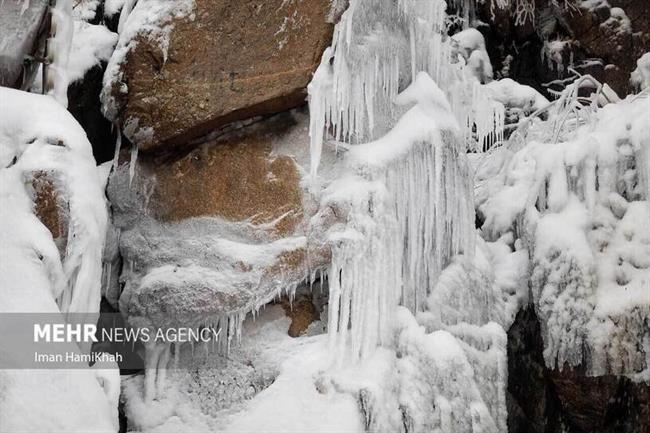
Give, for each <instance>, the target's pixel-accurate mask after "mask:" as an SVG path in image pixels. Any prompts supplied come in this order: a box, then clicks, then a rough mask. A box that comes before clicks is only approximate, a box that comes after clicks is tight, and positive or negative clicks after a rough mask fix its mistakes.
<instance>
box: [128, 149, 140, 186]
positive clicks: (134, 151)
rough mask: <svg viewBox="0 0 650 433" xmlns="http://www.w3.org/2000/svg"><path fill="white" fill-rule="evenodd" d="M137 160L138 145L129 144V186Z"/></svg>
mask: <svg viewBox="0 0 650 433" xmlns="http://www.w3.org/2000/svg"><path fill="white" fill-rule="evenodd" d="M137 162H138V146H136V145H132V146H131V160H130V161H129V186H131V183H132V182H133V177H134V176H135V169H136V164H137Z"/></svg>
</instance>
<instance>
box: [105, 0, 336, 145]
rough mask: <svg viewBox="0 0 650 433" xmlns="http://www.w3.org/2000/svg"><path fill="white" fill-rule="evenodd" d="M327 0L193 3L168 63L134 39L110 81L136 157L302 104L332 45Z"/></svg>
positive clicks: (174, 34) (152, 45) (151, 45)
mask: <svg viewBox="0 0 650 433" xmlns="http://www.w3.org/2000/svg"><path fill="white" fill-rule="evenodd" d="M330 3H331V2H330V1H329V0H269V1H264V2H258V1H251V0H243V1H237V2H233V1H227V0H197V1H196V5H195V9H194V11H193V13H192V14H191V15H190V16H188V17H185V18H177V19H175V20H174V21H173V22H172V29H173V30H172V31H171V35H170V40H169V47H168V49H167V53H166V58H164V55H163V52H162V51H161V48H160V47H159V44H158V43H157V42H154V41H151V40H149V39H147V37H146V36H145V35H139V36H137V37H136V38H137V39H138V43H137V45H135V48H134V49H132V50H131V51H130V52H129V53H128V54H127V56H126V61H125V62H124V63H123V64H122V72H123V79H122V81H123V83H125V84H126V86H127V87H128V93H121V88H122V86H121V85H120V84H118V83H115V84H114V85H113V88H112V93H113V95H112V96H113V97H114V98H115V99H116V100H118V101H119V102H118V105H119V108H118V111H119V115H118V117H119V119H120V121H121V124H122V125H123V127H124V128H123V129H124V132H125V134H126V135H127V137H129V139H131V140H132V141H133V142H135V143H136V144H137V145H138V146H139V147H140V149H142V150H153V149H160V148H163V147H168V146H170V145H182V144H186V143H187V141H188V140H189V139H191V138H194V137H197V136H200V135H203V134H205V133H207V132H209V131H211V130H214V129H215V128H219V127H221V126H223V125H226V124H228V123H231V122H234V121H239V120H243V119H248V118H251V117H254V116H260V115H267V114H272V113H278V112H281V111H284V110H287V109H290V108H293V107H296V106H298V105H301V104H303V103H304V101H305V96H306V92H305V88H306V86H307V84H308V83H309V81H310V80H311V76H312V73H313V71H314V70H315V69H316V66H317V65H318V62H319V61H320V57H321V54H322V52H323V50H324V49H325V47H327V46H328V45H329V44H330V41H331V36H332V31H333V25H332V24H330V23H328V22H327V21H328V17H329V15H330V7H331V6H330Z"/></svg>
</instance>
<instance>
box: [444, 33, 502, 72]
mask: <svg viewBox="0 0 650 433" xmlns="http://www.w3.org/2000/svg"><path fill="white" fill-rule="evenodd" d="M451 39H452V41H453V43H454V44H455V45H454V48H455V49H456V50H457V52H456V54H457V55H460V56H462V57H463V59H464V60H465V62H466V63H467V65H468V66H469V68H470V70H471V71H472V74H473V75H474V76H475V77H476V79H477V80H479V81H480V82H481V83H487V82H490V81H492V63H490V57H489V56H488V53H487V51H486V50H485V39H484V38H483V35H482V34H481V32H479V31H478V30H476V29H472V28H469V29H465V30H462V31H460V32H458V33H456V34H454V35H453V36H452V37H451Z"/></svg>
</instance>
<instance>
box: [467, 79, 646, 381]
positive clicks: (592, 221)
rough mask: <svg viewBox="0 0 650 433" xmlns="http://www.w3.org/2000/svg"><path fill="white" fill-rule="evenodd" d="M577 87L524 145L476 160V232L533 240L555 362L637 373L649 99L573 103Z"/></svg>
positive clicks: (536, 283)
mask: <svg viewBox="0 0 650 433" xmlns="http://www.w3.org/2000/svg"><path fill="white" fill-rule="evenodd" d="M574 91H575V89H573V88H569V89H567V90H566V91H565V92H564V94H563V96H562V98H560V100H559V101H558V102H556V103H555V104H554V105H553V107H552V108H551V110H550V116H549V119H548V120H547V121H543V122H536V123H535V122H534V123H533V124H532V125H531V126H530V129H529V130H528V132H526V134H527V136H528V137H527V138H528V140H526V144H525V145H524V147H523V148H521V149H520V150H518V151H516V152H513V151H512V150H509V149H499V151H497V152H493V153H491V154H488V155H486V157H485V158H486V159H487V160H490V159H491V160H492V161H484V162H482V163H481V164H480V165H478V168H479V169H478V172H477V179H478V180H479V181H480V182H481V183H480V189H479V192H480V194H479V202H478V203H479V204H478V208H479V211H480V214H481V215H483V216H484V220H485V222H484V224H483V227H482V229H481V230H482V233H483V236H484V237H485V238H486V239H488V240H490V239H492V240H493V239H497V238H499V237H501V236H505V235H506V234H515V235H516V236H517V237H520V238H521V240H522V241H523V242H524V243H525V244H526V246H527V249H528V251H529V255H530V258H531V271H532V272H531V277H530V283H531V288H532V301H533V303H534V305H535V309H536V312H537V314H538V316H539V317H540V320H541V324H542V333H543V337H544V347H545V348H544V357H545V361H546V364H547V365H548V366H549V367H554V366H557V367H559V368H562V367H564V366H565V365H570V366H577V365H582V366H584V367H585V368H586V369H587V371H588V372H589V374H594V375H601V374H634V373H638V372H640V371H642V370H643V369H644V368H645V367H644V365H645V357H646V356H647V355H646V354H645V353H644V350H639V349H640V348H643V347H644V343H643V342H644V341H645V339H647V338H648V329H647V326H645V325H644V324H643V323H644V320H646V319H645V318H647V317H648V311H649V309H650V297H649V295H648V290H647V287H648V281H649V278H650V272H649V270H650V267H649V266H648V264H647V262H648V260H649V258H650V250H648V248H647V247H646V245H645V243H644V242H645V241H644V239H646V238H647V236H648V235H647V233H645V231H646V230H647V229H646V226H647V224H645V223H643V222H642V221H647V220H649V219H650V212H649V209H648V205H647V203H648V197H649V196H650V195H649V190H648V187H647V185H648V183H647V180H646V179H647V178H648V157H647V155H648V149H649V148H650V141H648V139H647V130H648V123H647V113H648V112H649V110H650V100H649V99H648V98H647V97H646V96H645V95H643V94H642V95H639V96H630V97H628V98H627V99H625V100H623V101H619V102H616V103H609V104H607V105H605V106H604V107H602V108H598V107H597V106H596V105H591V106H590V107H586V108H585V107H583V108H576V106H575V105H572V103H571V102H570V99H571V96H570V95H571V94H572V93H573V92H574ZM594 100H598V99H597V96H594ZM567 113H568V114H567ZM574 116H575V117H574ZM515 150H516V148H515Z"/></svg>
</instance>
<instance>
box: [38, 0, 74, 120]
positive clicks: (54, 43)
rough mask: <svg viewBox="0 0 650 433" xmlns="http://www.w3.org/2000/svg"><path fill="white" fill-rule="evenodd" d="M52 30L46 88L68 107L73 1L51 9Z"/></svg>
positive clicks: (48, 49) (66, 1)
mask: <svg viewBox="0 0 650 433" xmlns="http://www.w3.org/2000/svg"><path fill="white" fill-rule="evenodd" d="M51 14H52V29H53V31H54V36H53V37H52V38H50V40H49V42H48V46H47V57H48V59H49V60H50V64H49V65H48V67H47V74H48V75H47V76H48V79H47V82H46V83H45V88H46V89H47V90H48V94H50V95H52V96H54V98H55V99H56V100H57V101H59V103H60V104H61V105H63V106H64V107H67V106H68V83H69V82H70V78H69V77H68V74H67V71H68V61H69V58H70V47H71V45H72V34H73V32H74V22H73V17H72V0H61V1H58V2H56V4H55V5H54V7H53V8H52V9H51Z"/></svg>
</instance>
